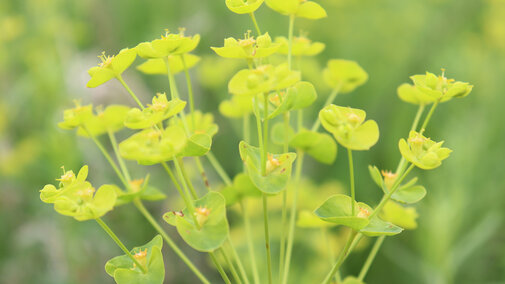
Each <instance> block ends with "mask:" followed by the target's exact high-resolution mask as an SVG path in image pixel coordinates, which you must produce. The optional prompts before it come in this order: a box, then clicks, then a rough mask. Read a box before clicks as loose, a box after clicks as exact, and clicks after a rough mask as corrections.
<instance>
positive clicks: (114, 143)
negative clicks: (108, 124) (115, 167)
mask: <svg viewBox="0 0 505 284" xmlns="http://www.w3.org/2000/svg"><path fill="white" fill-rule="evenodd" d="M107 134H108V135H109V139H110V144H111V145H112V149H114V154H115V155H116V159H117V161H118V163H119V167H120V168H121V171H122V172H123V175H124V177H125V179H126V180H127V181H130V180H131V177H130V173H129V172H128V169H127V168H126V164H125V162H124V160H123V158H121V155H120V154H119V148H118V144H117V140H116V136H115V135H114V133H112V131H107Z"/></svg>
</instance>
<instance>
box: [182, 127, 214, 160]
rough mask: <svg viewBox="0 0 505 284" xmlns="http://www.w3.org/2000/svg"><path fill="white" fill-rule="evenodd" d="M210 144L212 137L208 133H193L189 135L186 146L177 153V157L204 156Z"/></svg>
mask: <svg viewBox="0 0 505 284" xmlns="http://www.w3.org/2000/svg"><path fill="white" fill-rule="evenodd" d="M211 145H212V139H211V138H210V136H209V135H207V134H204V133H201V134H193V135H191V137H189V139H188V141H187V143H186V146H185V147H184V149H182V151H181V152H180V153H179V154H178V156H179V157H197V156H204V155H205V154H207V153H208V152H209V151H210V147H211Z"/></svg>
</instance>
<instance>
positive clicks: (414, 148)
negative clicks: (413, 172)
mask: <svg viewBox="0 0 505 284" xmlns="http://www.w3.org/2000/svg"><path fill="white" fill-rule="evenodd" d="M443 143H444V142H443V141H442V142H434V141H432V140H431V139H429V138H426V137H424V136H423V135H422V134H421V133H419V132H416V131H411V132H410V134H409V138H408V139H407V141H406V140H405V139H400V142H399V148H400V152H401V154H402V156H403V157H404V158H405V159H406V160H407V161H409V162H411V163H413V164H414V165H416V166H417V167H419V168H421V169H424V170H431V169H434V168H436V167H438V166H440V165H441V164H442V161H443V160H445V159H446V158H447V157H449V154H450V153H451V152H452V150H450V149H449V148H444V147H442V144H443Z"/></svg>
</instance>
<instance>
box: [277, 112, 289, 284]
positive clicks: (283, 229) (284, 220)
mask: <svg viewBox="0 0 505 284" xmlns="http://www.w3.org/2000/svg"><path fill="white" fill-rule="evenodd" d="M288 133H289V112H286V113H284V145H283V153H287V152H288V151H289V137H288V135H289V134H288ZM287 196H288V191H287V189H286V190H284V191H282V217H281V242H280V249H279V251H280V257H279V281H282V271H283V268H284V262H285V256H286V231H287V230H286V229H287V211H288V210H287Z"/></svg>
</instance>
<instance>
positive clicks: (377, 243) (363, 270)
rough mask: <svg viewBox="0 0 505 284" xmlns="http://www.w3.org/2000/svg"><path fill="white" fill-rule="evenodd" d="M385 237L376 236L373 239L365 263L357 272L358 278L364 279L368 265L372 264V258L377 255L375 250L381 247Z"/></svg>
mask: <svg viewBox="0 0 505 284" xmlns="http://www.w3.org/2000/svg"><path fill="white" fill-rule="evenodd" d="M385 239H386V236H380V237H378V238H377V240H376V241H375V243H374V245H373V247H372V250H371V251H370V254H369V255H368V257H367V259H366V261H365V264H364V265H363V267H362V268H361V271H360V272H359V276H358V280H359V281H363V279H365V276H366V274H367V272H368V269H370V266H371V265H372V262H373V260H374V259H375V256H376V255H377V252H378V251H379V248H380V247H381V245H382V243H383V242H384V240H385Z"/></svg>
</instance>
